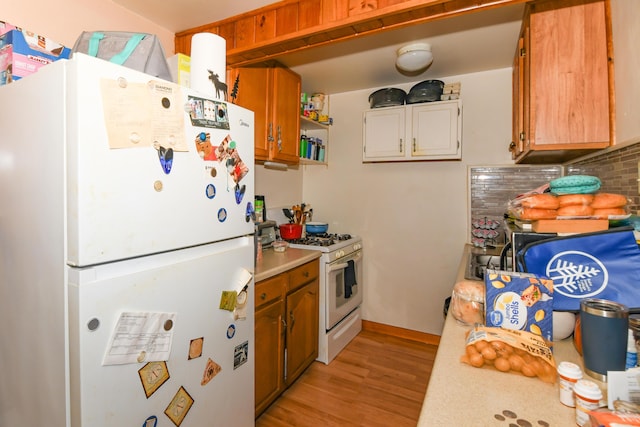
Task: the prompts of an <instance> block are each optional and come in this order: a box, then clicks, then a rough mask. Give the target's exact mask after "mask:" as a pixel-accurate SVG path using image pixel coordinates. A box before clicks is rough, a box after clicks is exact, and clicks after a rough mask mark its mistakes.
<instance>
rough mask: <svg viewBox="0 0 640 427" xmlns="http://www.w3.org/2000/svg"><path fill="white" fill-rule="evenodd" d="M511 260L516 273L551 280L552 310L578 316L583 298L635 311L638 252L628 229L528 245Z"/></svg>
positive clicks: (639, 291)
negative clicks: (516, 269)
mask: <svg viewBox="0 0 640 427" xmlns="http://www.w3.org/2000/svg"><path fill="white" fill-rule="evenodd" d="M516 261H517V264H518V270H520V271H525V272H528V273H535V274H538V275H539V276H543V277H547V278H549V279H551V280H553V309H554V310H555V311H579V310H580V300H581V299H583V298H600V299H606V300H610V301H615V302H618V303H621V304H624V305H626V306H627V307H629V309H635V308H640V248H639V247H638V244H637V243H636V239H635V237H634V234H633V230H632V229H630V228H627V227H623V228H614V229H611V230H607V231H599V232H595V233H585V234H578V235H573V236H565V237H556V238H552V239H548V240H542V241H539V242H534V243H530V244H528V245H527V246H525V247H524V248H522V249H521V250H520V251H519V252H518V253H517V254H516Z"/></svg>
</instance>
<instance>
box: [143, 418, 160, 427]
mask: <svg viewBox="0 0 640 427" xmlns="http://www.w3.org/2000/svg"><path fill="white" fill-rule="evenodd" d="M157 425H158V417H156V416H155V415H151V416H150V417H148V418H147V419H146V420H144V424H142V427H156V426H157Z"/></svg>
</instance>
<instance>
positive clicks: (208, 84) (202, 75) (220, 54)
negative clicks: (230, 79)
mask: <svg viewBox="0 0 640 427" xmlns="http://www.w3.org/2000/svg"><path fill="white" fill-rule="evenodd" d="M226 72H227V42H226V40H225V39H224V38H222V37H220V36H218V35H217V34H212V33H198V34H194V35H193V37H192V38H191V88H192V89H195V90H197V91H198V92H200V93H202V94H203V95H206V96H209V97H211V98H213V99H219V100H220V101H226V100H227V84H226V83H225V82H226Z"/></svg>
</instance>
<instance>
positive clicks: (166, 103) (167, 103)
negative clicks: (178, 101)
mask: <svg viewBox="0 0 640 427" xmlns="http://www.w3.org/2000/svg"><path fill="white" fill-rule="evenodd" d="M161 102H162V106H163V107H164V108H169V107H171V101H169V98H166V97H165V98H162V101H161Z"/></svg>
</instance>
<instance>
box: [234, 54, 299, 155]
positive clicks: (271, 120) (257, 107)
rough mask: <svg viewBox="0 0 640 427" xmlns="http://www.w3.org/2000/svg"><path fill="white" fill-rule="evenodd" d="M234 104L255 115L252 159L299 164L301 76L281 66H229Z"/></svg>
mask: <svg viewBox="0 0 640 427" xmlns="http://www.w3.org/2000/svg"><path fill="white" fill-rule="evenodd" d="M236 79H237V81H238V95H237V98H236V101H235V102H236V104H238V105H240V106H241V107H245V108H247V109H249V110H252V111H253V112H254V114H255V159H256V161H276V162H281V163H286V164H298V163H299V161H300V157H299V153H298V147H299V142H300V86H301V79H300V76H299V75H298V74H296V73H294V72H293V71H291V70H289V69H287V68H283V67H243V68H232V69H231V70H230V71H229V73H228V81H229V82H233V84H235V81H236Z"/></svg>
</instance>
